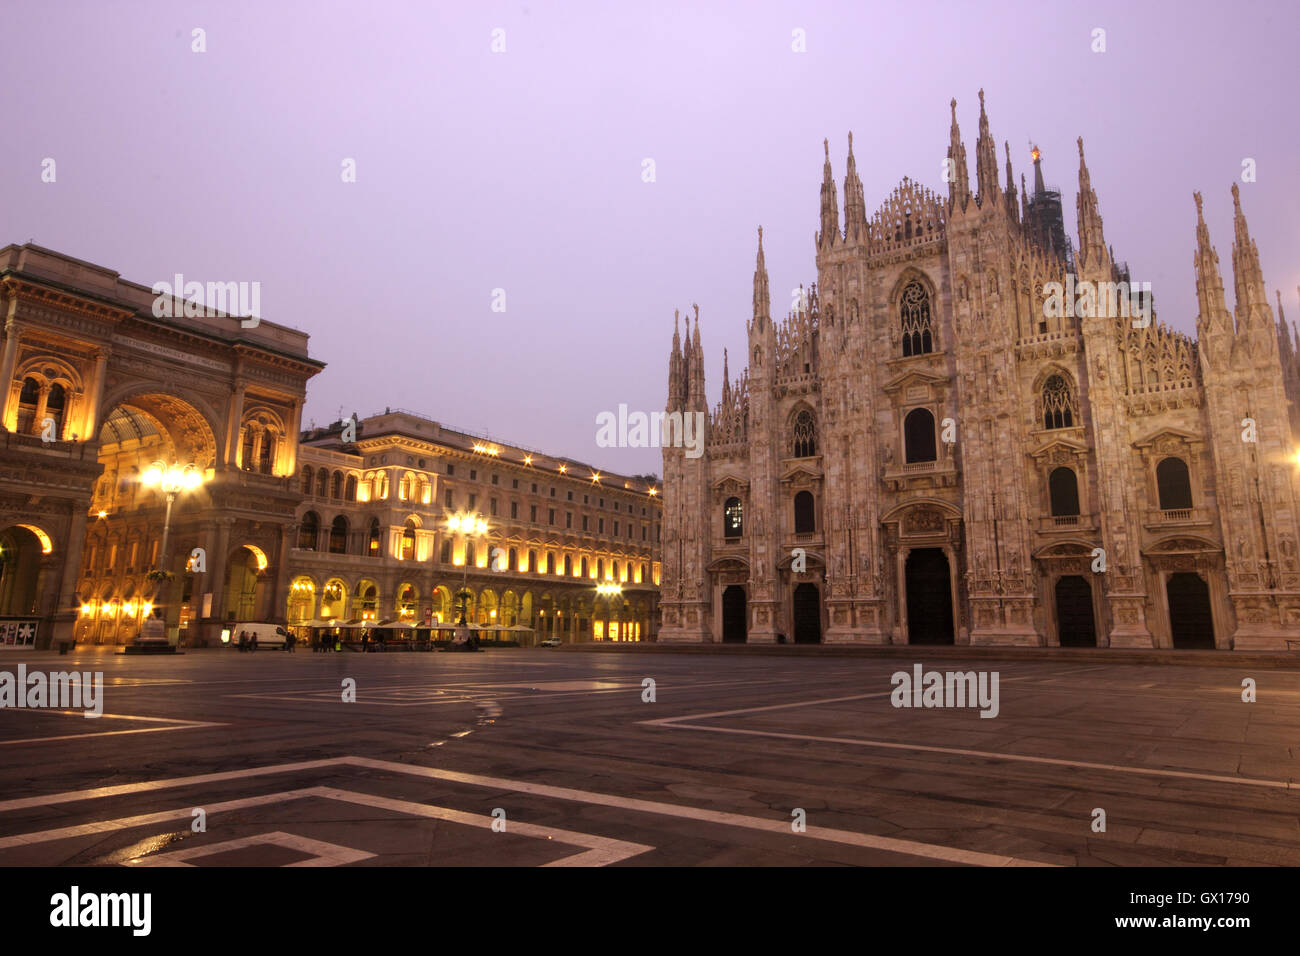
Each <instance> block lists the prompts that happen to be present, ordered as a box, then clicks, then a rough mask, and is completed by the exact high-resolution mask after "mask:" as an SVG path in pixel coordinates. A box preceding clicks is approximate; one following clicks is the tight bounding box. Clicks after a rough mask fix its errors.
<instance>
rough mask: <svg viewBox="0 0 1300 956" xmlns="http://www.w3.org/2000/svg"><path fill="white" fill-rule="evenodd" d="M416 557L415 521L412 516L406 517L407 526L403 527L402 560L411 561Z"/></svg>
mask: <svg viewBox="0 0 1300 956" xmlns="http://www.w3.org/2000/svg"><path fill="white" fill-rule="evenodd" d="M414 558H415V522H414V521H412V520H411V519H410V518H407V519H406V527H404V528H403V529H402V560H403V561H411V560H414Z"/></svg>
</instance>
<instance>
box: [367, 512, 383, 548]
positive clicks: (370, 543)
mask: <svg viewBox="0 0 1300 956" xmlns="http://www.w3.org/2000/svg"><path fill="white" fill-rule="evenodd" d="M379 545H380V542H379V519H378V518H371V519H370V536H369V539H368V540H367V541H366V554H367V555H368V556H370V557H372V558H377V557H380V550H379Z"/></svg>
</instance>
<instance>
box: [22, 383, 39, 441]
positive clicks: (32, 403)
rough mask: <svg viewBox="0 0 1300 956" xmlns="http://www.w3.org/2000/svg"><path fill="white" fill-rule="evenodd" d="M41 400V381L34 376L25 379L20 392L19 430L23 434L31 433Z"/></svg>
mask: <svg viewBox="0 0 1300 956" xmlns="http://www.w3.org/2000/svg"><path fill="white" fill-rule="evenodd" d="M40 400H41V386H40V383H39V382H37V381H36V379H34V378H25V379H23V389H22V391H21V392H19V393H18V430H19V431H20V432H22V433H23V434H30V433H31V430H32V426H33V425H34V424H35V418H36V406H37V405H38V404H39V403H40Z"/></svg>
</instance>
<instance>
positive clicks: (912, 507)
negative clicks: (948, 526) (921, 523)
mask: <svg viewBox="0 0 1300 956" xmlns="http://www.w3.org/2000/svg"><path fill="white" fill-rule="evenodd" d="M922 509H923V510H927V511H936V512H938V513H939V514H941V515H942V516H943V517H944V518H960V517H961V511H960V509H958V508H957V507H956V506H955V505H953V504H952V503H951V502H948V501H944V500H943V499H942V498H911V499H909V500H907V501H904V502H903V503H902V504H900V505H896V506H894V507H893V508H891V509H890V510H889V511H887V512H886V513H885V514H884V515H882V516H881V518H880V520H881V523H888V522H890V521H900V520H902V519H903V518H904V516H905V515H906V514H907V513H908V512H909V511H916V510H922Z"/></svg>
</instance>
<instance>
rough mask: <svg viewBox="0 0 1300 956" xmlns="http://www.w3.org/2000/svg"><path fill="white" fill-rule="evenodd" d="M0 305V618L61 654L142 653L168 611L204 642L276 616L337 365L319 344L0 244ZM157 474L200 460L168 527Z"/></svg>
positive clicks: (53, 256)
mask: <svg viewBox="0 0 1300 956" xmlns="http://www.w3.org/2000/svg"><path fill="white" fill-rule="evenodd" d="M0 295H3V307H4V315H5V319H4V333H5V335H4V345H3V359H2V360H0V362H2V365H0V382H2V383H3V384H4V386H5V387H3V388H0V425H2V426H3V430H0V618H3V617H13V618H30V619H34V620H35V621H37V623H38V640H39V643H40V644H48V643H49V642H50V641H51V640H52V639H55V640H57V639H67V638H72V637H74V636H75V637H76V639H78V640H81V641H87V642H94V643H123V642H126V641H130V640H131V639H133V638H134V637H136V636H137V635H138V634H139V632H140V628H141V624H142V622H143V620H144V617H145V616H146V615H147V614H148V613H149V612H150V611H151V610H152V608H153V606H154V604H155V603H157V604H158V605H159V607H160V609H162V610H163V611H165V619H166V621H167V623H168V625H170V626H171V627H173V628H180V629H181V631H182V633H183V634H184V635H185V637H186V638H188V639H191V640H197V639H207V640H211V641H214V640H216V639H217V636H218V634H219V632H220V630H221V627H222V625H223V623H224V622H225V621H226V620H227V619H228V618H230V617H231V616H234V617H237V618H242V619H248V618H258V617H262V616H269V615H272V614H273V613H274V612H275V608H276V607H277V605H278V604H279V602H278V601H275V600H274V597H275V595H276V594H277V592H278V593H284V592H285V590H286V589H287V587H288V567H287V564H286V562H285V558H286V556H287V553H288V550H289V546H290V543H291V538H292V533H293V527H294V510H295V508H296V506H297V504H298V501H299V495H298V485H297V482H296V480H295V478H294V477H293V476H294V475H296V473H297V466H296V461H295V455H296V451H297V442H296V440H295V437H296V435H297V432H298V428H299V417H300V414H301V409H302V403H303V399H304V395H305V390H306V384H307V381H308V379H310V378H311V377H312V376H313V375H315V374H316V373H317V372H319V371H320V369H321V368H323V365H322V363H320V362H316V361H314V360H313V359H311V358H309V357H308V355H307V336H306V335H305V334H304V333H302V332H298V331H295V330H293V329H288V328H285V327H283V326H279V325H276V324H274V323H271V322H266V321H261V322H259V323H257V324H253V325H250V326H249V327H245V326H244V325H243V324H242V323H241V321H240V320H239V319H237V318H233V317H231V316H227V315H197V316H192V317H191V316H185V315H184V311H185V309H184V308H183V307H182V306H181V305H180V303H177V308H176V309H175V310H174V312H175V313H176V315H177V317H176V318H167V319H160V318H155V316H154V314H153V305H154V302H155V299H156V296H155V295H154V293H153V292H152V290H151V288H150V287H148V286H144V285H139V284H137V283H134V282H129V281H127V280H125V279H123V278H121V276H119V275H118V274H117V273H116V272H113V271H111V270H108V269H105V268H103V267H101V266H96V265H93V264H91V263H88V262H83V261H81V260H78V259H73V258H71V257H69V256H65V255H62V254H60V253H56V252H51V251H50V250H47V249H42V248H40V247H39V246H34V245H23V246H7V247H5V248H4V249H0ZM156 462H161V464H162V465H163V466H164V467H167V468H170V467H172V466H176V467H178V468H184V467H185V466H190V469H189V472H188V474H187V475H186V476H183V477H184V479H185V480H183V481H182V482H181V485H180V489H179V490H178V491H177V493H176V495H175V500H174V502H173V505H172V508H171V514H170V522H168V521H167V513H168V508H167V489H166V486H165V484H164V483H163V481H162V479H163V478H164V477H165V476H164V475H161V474H157V473H155V474H152V475H151V474H150V469H151V468H152V467H153V466H154V464H155V463H156ZM165 529H166V530H168V531H169V535H168V545H167V547H166V550H165V553H164V551H163V538H164V530H165ZM195 549H199V551H200V553H201V555H202V559H201V560H197V561H195V560H192V557H193V556H194V554H195ZM168 576H169V577H168Z"/></svg>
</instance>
